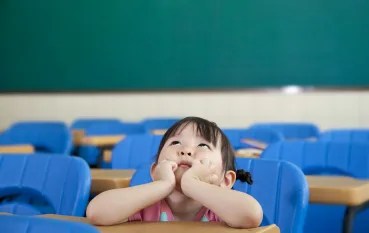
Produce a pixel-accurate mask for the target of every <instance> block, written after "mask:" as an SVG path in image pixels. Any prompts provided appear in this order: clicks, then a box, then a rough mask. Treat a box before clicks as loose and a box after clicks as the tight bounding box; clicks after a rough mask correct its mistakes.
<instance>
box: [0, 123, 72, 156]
mask: <svg viewBox="0 0 369 233" xmlns="http://www.w3.org/2000/svg"><path fill="white" fill-rule="evenodd" d="M0 144H32V145H33V147H34V148H35V151H36V152H47V153H58V154H69V153H70V151H71V149H72V138H71V134H70V132H69V129H68V127H67V126H66V125H65V124H64V123H63V122H46V121H45V122H41V121H40V122H37V121H35V122H18V123H15V124H13V125H11V126H10V127H9V129H7V130H6V131H5V132H4V133H3V134H2V135H1V137H0Z"/></svg>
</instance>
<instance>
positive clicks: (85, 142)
mask: <svg viewBox="0 0 369 233" xmlns="http://www.w3.org/2000/svg"><path fill="white" fill-rule="evenodd" d="M125 137H126V136H125V135H123V134H121V135H104V136H85V137H82V138H80V139H79V140H77V141H75V143H77V144H75V145H77V146H96V147H98V148H99V149H100V150H101V154H100V156H101V157H100V159H102V160H103V161H104V162H108V163H110V162H111V152H110V153H109V152H108V154H105V151H111V149H113V147H114V146H115V144H117V143H118V142H120V141H121V140H123V139H124V138H125Z"/></svg>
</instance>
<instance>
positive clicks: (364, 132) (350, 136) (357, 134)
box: [319, 129, 369, 143]
mask: <svg viewBox="0 0 369 233" xmlns="http://www.w3.org/2000/svg"><path fill="white" fill-rule="evenodd" d="M319 140H321V141H338V142H365V143H369V129H332V130H327V131H325V132H322V133H321V135H320V137H319Z"/></svg>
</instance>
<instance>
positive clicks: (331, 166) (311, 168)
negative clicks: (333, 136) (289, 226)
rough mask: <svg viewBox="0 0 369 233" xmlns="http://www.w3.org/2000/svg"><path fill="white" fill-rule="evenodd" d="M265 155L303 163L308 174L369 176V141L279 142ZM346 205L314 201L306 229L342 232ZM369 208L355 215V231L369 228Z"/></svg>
mask: <svg viewBox="0 0 369 233" xmlns="http://www.w3.org/2000/svg"><path fill="white" fill-rule="evenodd" d="M261 158H265V159H276V160H286V161H289V162H292V163H294V164H296V165H297V166H298V167H300V168H301V169H302V170H303V172H304V173H305V174H306V175H344V176H351V177H354V178H358V179H368V178H369V144H368V143H340V142H322V141H318V142H306V141H293V142H286V141H285V142H278V143H275V144H272V145H270V146H269V147H268V148H267V149H266V150H265V151H264V152H263V153H262V154H261ZM344 211H345V207H344V206H341V205H323V204H319V205H318V204H310V205H309V210H308V215H307V220H306V225H305V233H313V232H314V233H323V232H331V233H338V232H339V233H341V232H342V225H343V224H342V223H343V216H344ZM368 218H369V210H365V211H363V212H360V213H359V214H358V215H357V216H356V219H355V223H354V232H357V233H359V232H368V231H369V222H368V221H367V219H368Z"/></svg>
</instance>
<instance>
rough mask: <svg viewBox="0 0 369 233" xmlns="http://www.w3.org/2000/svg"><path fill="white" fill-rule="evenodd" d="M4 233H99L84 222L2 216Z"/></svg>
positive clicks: (0, 217) (0, 223) (0, 221)
mask: <svg viewBox="0 0 369 233" xmlns="http://www.w3.org/2000/svg"><path fill="white" fill-rule="evenodd" d="M0 229H1V232H2V233H49V232H53V233H81V232H83V233H98V232H99V231H98V230H97V228H95V227H93V226H92V225H89V224H86V223H82V222H72V221H65V220H58V219H50V218H41V217H31V216H18V215H0Z"/></svg>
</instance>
